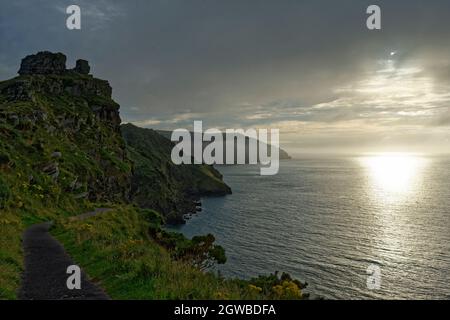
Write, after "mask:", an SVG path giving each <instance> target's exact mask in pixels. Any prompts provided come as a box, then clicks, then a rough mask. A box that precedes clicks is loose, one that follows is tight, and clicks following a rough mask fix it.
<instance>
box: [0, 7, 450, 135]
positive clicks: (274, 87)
mask: <svg viewBox="0 0 450 320" xmlns="http://www.w3.org/2000/svg"><path fill="white" fill-rule="evenodd" d="M372 2H373V1H361V0H354V1H349V0H348V1H345V0H344V1H299V0H282V1H275V0H273V1H263V0H253V1H250V0H247V1H246V0H226V1H225V0H221V1H218V0H208V1H206V0H151V1H148V0H146V1H144V0H135V1H112V0H111V1H106V0H103V1H87V0H85V1H76V0H71V1H65V0H62V1H49V0H36V1H24V0H16V1H13V2H11V1H5V0H1V10H0V36H1V39H2V41H1V50H0V73H1V78H8V77H11V76H13V75H14V74H15V73H16V71H17V68H18V64H19V62H20V59H21V58H22V57H23V56H25V55H27V54H30V53H33V52H36V51H39V50H52V51H62V52H64V53H66V54H67V55H68V57H69V63H73V61H74V59H76V58H85V59H88V60H89V61H90V62H91V65H92V71H93V73H94V74H95V75H96V76H99V77H102V78H106V79H108V80H110V82H111V84H112V86H113V88H114V96H115V98H116V99H117V100H118V101H119V102H120V103H121V105H122V109H121V111H122V117H123V118H124V120H126V121H134V122H138V123H140V124H141V125H149V126H157V127H158V126H159V127H172V128H173V127H178V126H180V125H184V124H186V125H187V124H189V123H192V121H193V119H199V120H202V119H203V120H205V121H206V122H207V123H208V125H209V126H217V127H223V126H236V125H237V124H242V125H266V124H270V123H284V122H286V121H299V122H301V123H303V122H315V121H317V122H324V123H335V122H342V121H346V120H348V121H351V120H355V119H356V120H361V119H364V118H367V117H372V119H380V118H382V119H384V120H385V119H386V118H387V117H388V116H389V117H390V118H395V121H397V122H401V121H403V120H404V121H406V122H408V121H410V120H408V119H407V116H404V115H408V114H409V115H413V114H414V112H418V111H420V110H417V109H418V108H420V107H418V103H413V102H414V101H413V102H411V101H410V102H408V103H404V104H402V105H401V106H400V107H398V108H397V107H395V108H394V106H393V105H391V106H390V108H391V109H389V110H385V111H386V113H382V112H381V111H380V110H376V109H374V105H375V104H376V103H381V102H382V101H381V99H380V97H379V96H374V95H371V96H370V97H366V96H359V95H358V94H355V93H353V92H351V91H349V90H347V91H345V90H343V88H344V87H346V86H347V87H353V88H359V89H361V90H365V89H366V88H367V86H369V85H370V81H368V77H369V76H370V75H371V74H373V73H374V72H376V71H377V70H379V68H380V66H379V65H378V63H379V61H383V60H386V59H389V54H390V52H391V51H396V52H397V53H396V56H395V64H396V68H398V70H407V68H410V67H411V66H417V65H419V66H420V67H421V68H422V70H421V71H420V73H419V72H417V73H416V74H414V75H412V76H417V77H423V78H425V76H423V74H426V75H427V76H428V77H430V78H433V79H435V80H436V81H439V88H438V89H436V90H437V91H439V92H436V93H435V95H433V96H432V97H429V98H430V99H432V101H433V102H432V103H434V104H436V105H437V106H439V107H442V105H445V103H446V99H445V98H444V96H443V94H442V92H441V91H442V90H447V86H448V85H449V84H450V74H449V70H450V43H449V41H448V39H449V33H450V3H449V2H448V1H414V0H411V1H409V0H408V1H377V4H379V5H380V6H381V8H382V28H383V29H382V30H381V31H368V30H367V28H366V27H365V19H366V17H367V15H366V14H365V10H366V8H367V6H368V5H369V4H372ZM70 4H79V5H80V6H81V9H82V14H83V17H82V19H83V20H82V30H81V31H69V30H67V29H66V28H65V19H66V15H65V14H64V10H65V8H66V6H68V5H70ZM398 70H397V71H398ZM412 76H411V77H412ZM392 77H398V72H397V74H393V75H392V74H390V75H387V76H386V79H389V78H392ZM386 79H385V80H386ZM408 81H410V82H411V83H412V84H416V82H414V80H413V79H412V78H409V79H408ZM435 87H436V85H435ZM438 99H441V100H440V101H436V100H438ZM369 100H371V101H372V102H373V103H370V101H369ZM430 101H431V100H430ZM396 102H398V101H396ZM423 102H424V103H428V102H427V101H420V103H423ZM361 103H362V104H361ZM383 103H384V102H383ZM321 104H326V105H325V106H323V108H317V105H321ZM392 108H394V109H392ZM402 112H404V115H403V116H402ZM408 112H409V113H408ZM393 114H396V115H395V117H394V116H393ZM417 115H420V113H417ZM434 116H439V117H440V116H443V117H445V115H440V113H436V114H435V115H434ZM398 118H400V119H398ZM402 119H403V120H402ZM405 119H406V120H405ZM384 120H383V121H384ZM428 120H430V119H428ZM428 122H429V121H428ZM233 124H234V125H233Z"/></svg>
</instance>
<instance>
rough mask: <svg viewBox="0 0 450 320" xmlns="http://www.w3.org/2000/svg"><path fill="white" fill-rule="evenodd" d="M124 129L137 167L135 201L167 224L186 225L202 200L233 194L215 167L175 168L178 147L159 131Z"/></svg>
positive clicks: (131, 127)
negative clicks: (188, 215)
mask: <svg viewBox="0 0 450 320" xmlns="http://www.w3.org/2000/svg"><path fill="white" fill-rule="evenodd" d="M121 129H122V135H123V137H124V139H125V141H126V143H127V150H128V152H129V157H130V159H132V160H133V162H134V164H135V167H134V175H133V178H132V189H131V190H132V192H131V196H132V199H133V201H134V202H136V203H137V204H138V205H139V206H141V207H145V208H152V209H155V210H158V211H160V212H161V213H162V214H163V215H164V216H165V218H166V222H168V223H182V222H184V219H183V215H184V214H187V213H193V212H195V211H196V208H195V204H196V200H198V198H199V197H200V196H203V195H225V194H229V193H231V189H230V188H229V187H228V186H227V185H226V184H225V183H224V182H223V181H222V176H221V174H220V173H219V172H218V171H217V170H215V169H214V168H213V167H212V166H207V165H175V164H173V163H172V160H171V158H170V155H171V152H172V148H173V146H174V144H173V143H172V142H171V141H170V140H168V139H167V138H165V137H163V136H161V135H160V134H158V133H157V132H156V131H154V130H152V129H144V128H139V127H136V126H134V125H132V124H125V125H122V127H121Z"/></svg>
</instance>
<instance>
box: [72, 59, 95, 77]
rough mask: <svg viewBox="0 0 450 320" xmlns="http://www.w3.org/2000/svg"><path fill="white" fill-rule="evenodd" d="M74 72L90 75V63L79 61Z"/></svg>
mask: <svg viewBox="0 0 450 320" xmlns="http://www.w3.org/2000/svg"><path fill="white" fill-rule="evenodd" d="M73 71H75V72H77V73H80V74H89V72H90V71H91V67H90V66H89V62H88V61H87V60H83V59H78V60H77V62H76V65H75V68H74V69H73Z"/></svg>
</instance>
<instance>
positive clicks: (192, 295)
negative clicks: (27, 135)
mask: <svg viewBox="0 0 450 320" xmlns="http://www.w3.org/2000/svg"><path fill="white" fill-rule="evenodd" d="M149 230H151V231H153V232H149ZM52 232H53V234H54V235H55V236H56V237H57V238H58V239H59V240H60V241H61V242H62V243H63V244H64V246H65V248H66V249H67V250H68V252H69V253H70V254H71V256H72V257H73V258H74V259H75V260H76V261H77V262H78V263H80V264H81V265H82V266H84V267H85V270H86V271H87V273H88V274H89V275H90V276H91V277H92V278H93V279H94V280H96V281H98V282H99V283H100V285H101V286H102V287H103V288H104V289H105V290H106V292H108V294H109V295H110V296H111V297H112V298H113V299H302V298H306V297H307V295H303V294H302V291H301V288H303V284H301V283H300V282H298V281H296V280H293V279H291V278H290V277H289V276H288V275H286V274H283V275H281V276H279V275H275V274H273V275H270V276H265V277H258V278H255V279H251V280H248V281H246V280H239V279H231V280H227V279H224V278H221V277H219V276H217V275H215V274H213V273H209V272H203V271H201V270H199V269H198V268H196V267H194V266H193V265H192V264H190V263H188V262H187V261H186V260H185V259H182V258H181V256H180V255H175V254H174V251H175V250H176V249H175V248H174V247H170V246H163V245H161V244H159V243H160V241H157V240H156V237H152V236H150V235H151V234H159V237H161V234H164V232H163V231H162V230H160V228H159V222H158V213H156V212H154V211H151V210H141V209H137V208H135V207H131V206H119V207H116V208H115V209H114V210H112V211H109V212H107V213H104V214H101V215H98V216H96V217H93V218H91V219H89V220H83V221H76V220H75V221H69V220H67V219H59V220H58V222H57V223H56V226H55V227H54V229H53V231H52ZM162 237H165V238H167V237H170V235H169V234H165V235H163V236H162ZM185 241H189V240H177V243H178V245H179V246H182V244H181V242H185ZM189 245H190V244H188V246H189ZM86 253H89V254H86Z"/></svg>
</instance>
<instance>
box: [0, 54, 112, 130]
mask: <svg viewBox="0 0 450 320" xmlns="http://www.w3.org/2000/svg"><path fill="white" fill-rule="evenodd" d="M89 72H90V66H89V62H88V61H86V60H82V59H80V60H77V62H76V66H75V68H74V69H66V56H65V55H63V54H62V53H51V52H47V51H45V52H39V53H37V54H35V55H29V56H27V57H26V58H24V59H23V60H22V64H21V67H20V70H19V74H20V75H21V76H19V77H17V78H15V79H12V80H9V81H5V82H4V83H3V84H2V85H1V86H0V94H1V95H2V96H4V97H5V98H6V100H8V101H10V102H14V101H33V102H36V101H38V100H39V99H40V98H41V97H42V96H53V97H59V98H67V99H69V100H70V99H72V98H74V97H75V98H84V100H85V102H86V103H87V105H88V106H89V107H90V109H91V111H92V112H93V113H94V115H95V117H96V119H97V120H99V121H104V122H105V123H106V124H108V125H110V126H111V127H113V128H114V129H115V130H116V131H118V130H119V125H120V123H121V119H120V116H119V105H118V104H117V103H115V102H114V101H113V100H112V99H111V95H112V88H111V86H110V85H109V82H108V81H106V80H101V79H97V78H94V77H93V76H91V75H89ZM60 117H62V118H63V119H61V121H60V123H61V122H62V125H63V127H68V128H70V129H73V126H74V125H77V122H78V121H77V120H76V119H71V117H70V116H67V115H64V114H62V113H61V114H60ZM2 119H3V121H10V122H14V123H15V125H18V122H21V121H22V122H23V121H25V120H26V119H20V118H17V115H15V114H11V113H10V114H1V113H0V121H2ZM16 122H17V123H16Z"/></svg>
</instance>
